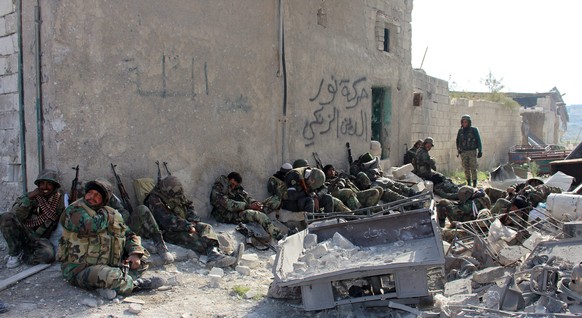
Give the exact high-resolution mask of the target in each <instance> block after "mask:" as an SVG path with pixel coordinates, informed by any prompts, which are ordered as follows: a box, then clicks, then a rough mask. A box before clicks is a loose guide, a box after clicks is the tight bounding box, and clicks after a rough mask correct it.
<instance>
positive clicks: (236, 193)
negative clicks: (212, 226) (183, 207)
mask: <svg viewBox="0 0 582 318" xmlns="http://www.w3.org/2000/svg"><path fill="white" fill-rule="evenodd" d="M210 204H211V205H212V212H211V214H212V216H213V217H214V218H215V219H216V220H217V221H218V222H222V223H234V224H238V223H241V222H243V223H246V222H256V223H258V224H260V225H261V226H262V227H263V229H265V231H267V233H269V235H271V238H273V239H275V240H280V239H281V238H282V237H283V235H282V234H281V231H279V228H277V227H276V226H275V225H273V223H272V222H271V220H270V219H269V217H268V216H267V215H266V214H265V213H263V212H261V211H263V204H262V203H261V202H259V201H257V200H255V199H253V198H252V197H251V196H250V195H249V194H248V193H247V192H246V191H245V190H244V188H243V187H242V176H241V175H240V174H239V173H238V172H234V171H233V172H231V173H229V174H228V176H224V175H223V176H220V177H218V178H216V181H214V185H213V186H212V190H211V192H210Z"/></svg>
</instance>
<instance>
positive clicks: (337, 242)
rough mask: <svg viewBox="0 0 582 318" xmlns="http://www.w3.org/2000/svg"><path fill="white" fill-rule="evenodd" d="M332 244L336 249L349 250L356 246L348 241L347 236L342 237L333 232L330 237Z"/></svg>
mask: <svg viewBox="0 0 582 318" xmlns="http://www.w3.org/2000/svg"><path fill="white" fill-rule="evenodd" d="M332 241H333V245H334V246H335V247H337V248H338V249H343V250H349V249H353V248H356V246H355V245H354V244H353V243H352V242H350V241H349V240H348V239H347V238H345V237H343V235H341V234H339V233H338V232H335V234H334V235H333V238H332Z"/></svg>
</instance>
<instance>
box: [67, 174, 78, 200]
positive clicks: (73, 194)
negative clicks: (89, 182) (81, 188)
mask: <svg viewBox="0 0 582 318" xmlns="http://www.w3.org/2000/svg"><path fill="white" fill-rule="evenodd" d="M73 170H75V179H73V182H71V191H70V193H69V196H70V199H69V202H75V201H77V194H78V192H77V186H78V185H79V165H77V166H76V167H73Z"/></svg>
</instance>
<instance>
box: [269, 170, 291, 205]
mask: <svg viewBox="0 0 582 318" xmlns="http://www.w3.org/2000/svg"><path fill="white" fill-rule="evenodd" d="M283 178H285V177H283ZM267 192H269V194H271V195H276V196H278V197H279V198H281V199H282V200H285V199H287V185H286V184H285V181H284V180H282V179H280V178H279V177H277V176H275V175H273V176H270V177H269V180H268V181H267Z"/></svg>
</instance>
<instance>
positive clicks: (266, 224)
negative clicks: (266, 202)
mask: <svg viewBox="0 0 582 318" xmlns="http://www.w3.org/2000/svg"><path fill="white" fill-rule="evenodd" d="M214 212H215V213H214V214H213V216H214V218H216V220H217V221H218V222H222V223H231V224H238V223H241V222H242V223H247V222H255V223H258V224H259V225H261V226H262V227H263V229H265V231H267V233H269V235H271V237H273V238H278V237H280V236H281V231H280V230H279V228H278V227H276V226H275V225H274V224H273V222H271V219H269V217H268V216H267V214H265V213H263V212H261V211H256V210H251V209H248V210H244V211H241V212H229V211H226V210H220V211H218V210H215V211H214Z"/></svg>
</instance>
